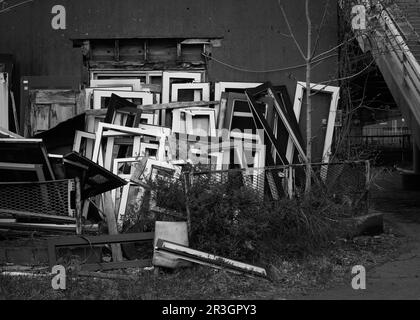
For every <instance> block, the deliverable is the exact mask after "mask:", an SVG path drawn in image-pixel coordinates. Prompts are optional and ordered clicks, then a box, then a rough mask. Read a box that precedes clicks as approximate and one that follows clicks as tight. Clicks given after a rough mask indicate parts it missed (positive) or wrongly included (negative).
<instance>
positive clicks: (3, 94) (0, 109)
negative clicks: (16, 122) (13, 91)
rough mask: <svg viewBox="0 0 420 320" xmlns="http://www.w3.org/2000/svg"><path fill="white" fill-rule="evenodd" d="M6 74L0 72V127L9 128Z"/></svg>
mask: <svg viewBox="0 0 420 320" xmlns="http://www.w3.org/2000/svg"><path fill="white" fill-rule="evenodd" d="M8 78H9V77H8V74H7V73H5V72H0V127H2V128H4V129H6V130H9V80H8Z"/></svg>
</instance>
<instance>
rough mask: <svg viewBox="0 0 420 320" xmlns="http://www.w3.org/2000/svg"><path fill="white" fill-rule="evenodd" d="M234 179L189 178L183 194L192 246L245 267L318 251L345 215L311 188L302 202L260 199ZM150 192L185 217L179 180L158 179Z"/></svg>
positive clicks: (336, 229)
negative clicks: (187, 201)
mask: <svg viewBox="0 0 420 320" xmlns="http://www.w3.org/2000/svg"><path fill="white" fill-rule="evenodd" d="M212 178H214V177H212ZM235 179H237V177H236V176H232V177H230V179H227V181H224V182H218V181H214V179H210V177H205V176H204V177H201V178H200V179H196V180H194V184H193V185H192V186H191V187H190V189H189V194H188V195H189V209H190V213H191V230H190V246H191V247H192V248H195V249H198V250H202V251H205V252H208V253H212V254H217V255H221V256H224V257H227V258H231V259H236V260H240V261H246V262H249V263H255V262H265V263H269V262H271V260H274V259H276V257H278V256H279V255H281V256H285V255H287V256H293V257H296V256H303V255H305V254H308V253H311V252H313V250H316V249H319V248H322V247H323V246H325V245H327V244H328V243H329V241H331V240H332V239H333V238H334V237H335V236H336V235H337V234H338V233H339V232H340V230H341V229H340V228H341V227H340V223H339V221H340V218H341V217H342V216H343V215H345V214H347V213H346V211H345V210H344V208H343V206H342V205H341V204H339V203H335V202H334V201H332V200H331V199H330V198H329V197H328V196H326V195H325V194H324V191H323V190H317V189H316V188H314V191H313V194H312V195H311V197H309V199H307V200H303V199H293V200H290V199H283V200H281V201H277V202H272V201H268V200H267V199H266V200H265V201H263V200H262V199H260V197H259V195H258V193H257V192H256V191H255V190H253V189H252V188H248V187H246V186H244V185H243V184H242V186H240V184H238V181H237V180H235ZM152 190H153V193H154V198H155V201H156V203H157V204H158V206H160V207H165V208H169V209H171V210H175V211H177V212H179V213H181V214H182V218H181V220H184V221H185V220H186V219H187V218H186V213H185V212H186V205H185V204H186V196H185V190H184V184H183V180H182V179H181V180H179V181H173V182H170V181H167V180H158V181H156V182H155V183H153V184H152ZM156 218H157V219H159V220H168V217H164V216H160V217H156ZM169 220H170V221H173V220H174V219H173V218H169ZM175 220H176V219H175Z"/></svg>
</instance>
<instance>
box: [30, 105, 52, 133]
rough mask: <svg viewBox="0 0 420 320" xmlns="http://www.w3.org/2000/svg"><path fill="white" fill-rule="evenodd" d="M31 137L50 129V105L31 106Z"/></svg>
mask: <svg viewBox="0 0 420 320" xmlns="http://www.w3.org/2000/svg"><path fill="white" fill-rule="evenodd" d="M31 109H32V111H33V116H32V115H31V129H32V130H31V135H35V134H36V133H39V132H40V131H47V130H48V129H50V110H51V105H32V108H31Z"/></svg>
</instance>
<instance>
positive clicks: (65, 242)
mask: <svg viewBox="0 0 420 320" xmlns="http://www.w3.org/2000/svg"><path fill="white" fill-rule="evenodd" d="M154 236H155V233H154V232H144V233H124V234H117V235H111V234H110V235H101V236H83V237H80V236H68V237H59V238H52V239H49V240H48V242H49V243H51V244H53V245H54V246H55V247H68V246H90V245H100V244H112V243H129V242H140V241H149V240H153V239H154Z"/></svg>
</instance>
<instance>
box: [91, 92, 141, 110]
mask: <svg viewBox="0 0 420 320" xmlns="http://www.w3.org/2000/svg"><path fill="white" fill-rule="evenodd" d="M94 90H98V88H90V87H89V88H85V89H84V91H85V109H86V110H91V109H93V101H92V100H93V91H94ZM100 90H103V91H107V90H111V91H133V87H132V86H126V87H101V88H100Z"/></svg>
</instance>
